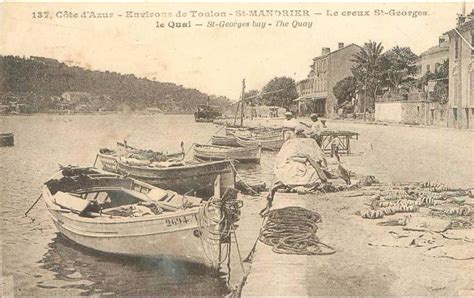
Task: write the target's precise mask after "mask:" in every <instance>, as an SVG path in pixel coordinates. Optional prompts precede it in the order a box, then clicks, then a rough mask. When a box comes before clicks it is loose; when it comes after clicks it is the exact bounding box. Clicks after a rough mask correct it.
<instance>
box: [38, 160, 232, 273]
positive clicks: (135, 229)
mask: <svg viewBox="0 0 474 298" xmlns="http://www.w3.org/2000/svg"><path fill="white" fill-rule="evenodd" d="M217 184H218V183H217ZM42 195H43V199H44V202H45V203H46V207H47V209H48V211H49V213H50V215H51V218H52V219H53V222H54V224H55V225H56V227H57V229H58V230H59V232H60V233H61V234H63V235H64V236H65V237H66V238H68V239H70V240H72V241H73V242H75V243H78V244H80V245H82V246H85V247H88V248H90V249H94V250H97V251H101V252H106V253H113V254H121V255H130V256H146V257H165V258H170V259H176V260H183V261H188V262H196V263H202V264H205V265H208V266H211V267H212V268H218V267H219V265H220V264H221V263H222V262H223V260H222V255H221V254H219V251H220V250H221V249H222V247H221V246H222V245H228V243H229V237H228V234H229V232H230V230H229V229H230V228H231V226H232V224H231V225H229V224H228V223H227V222H228V220H229V219H230V221H231V222H232V220H233V219H234V218H235V216H236V214H234V213H233V212H231V209H234V208H235V207H237V209H238V203H239V202H237V201H236V200H235V195H236V192H235V191H234V190H229V191H228V192H226V193H224V195H223V196H222V198H221V196H220V195H219V194H216V195H215V197H216V198H215V199H211V200H209V201H207V202H203V201H202V200H201V199H199V198H196V197H191V196H182V195H178V194H177V193H175V192H172V191H168V190H163V189H160V188H157V187H153V186H152V185H149V184H147V183H144V182H141V181H138V180H135V179H132V178H129V177H127V178H125V177H122V176H119V175H115V174H112V173H107V172H103V171H100V170H97V169H94V168H71V167H69V168H63V169H62V170H61V171H59V172H58V173H56V174H55V175H54V176H53V177H52V178H51V179H50V180H48V181H47V182H46V183H45V184H44V186H43V192H42ZM235 204H237V205H235ZM229 207H232V208H229ZM225 218H227V219H228V220H224V219H225Z"/></svg>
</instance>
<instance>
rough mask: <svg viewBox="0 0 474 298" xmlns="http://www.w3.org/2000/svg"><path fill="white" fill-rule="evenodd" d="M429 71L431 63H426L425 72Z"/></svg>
mask: <svg viewBox="0 0 474 298" xmlns="http://www.w3.org/2000/svg"><path fill="white" fill-rule="evenodd" d="M428 71H430V72H431V65H429V64H428V65H426V72H428Z"/></svg>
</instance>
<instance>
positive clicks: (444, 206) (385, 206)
mask: <svg viewBox="0 0 474 298" xmlns="http://www.w3.org/2000/svg"><path fill="white" fill-rule="evenodd" d="M473 198H474V197H473V193H472V190H469V189H461V188H456V187H452V186H449V185H446V184H444V183H434V182H425V183H413V184H408V185H384V186H382V187H380V188H379V189H378V191H377V192H376V194H374V195H373V196H372V197H371V199H370V200H371V201H370V206H369V208H367V209H365V210H361V211H358V213H357V214H359V215H360V216H361V217H363V218H366V219H378V218H383V217H385V216H390V215H394V214H397V213H414V212H419V211H426V212H427V213H429V215H431V216H434V217H441V218H448V219H452V220H454V221H458V222H464V224H465V225H467V226H469V227H470V226H472V225H473V224H474V217H473V215H474V206H473V205H472V204H473V203H474V200H472V199H473ZM426 212H425V213H426ZM397 222H398V225H406V224H407V221H406V220H400V221H397ZM394 224H395V223H394Z"/></svg>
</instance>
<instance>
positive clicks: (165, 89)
mask: <svg viewBox="0 0 474 298" xmlns="http://www.w3.org/2000/svg"><path fill="white" fill-rule="evenodd" d="M66 91H80V92H88V93H91V94H94V95H97V96H105V97H107V98H109V99H110V100H109V101H110V102H109V103H108V104H109V105H112V106H113V107H114V108H115V109H121V107H124V106H126V107H128V108H129V109H131V110H135V109H144V108H147V107H158V108H160V109H162V110H163V111H166V112H179V113H190V112H193V111H195V110H196V107H197V105H199V104H205V103H206V102H207V98H208V95H207V94H204V93H202V92H200V91H199V90H196V89H190V88H184V87H183V86H179V85H176V84H173V83H161V82H156V81H152V80H149V79H147V78H137V77H135V76H134V75H133V74H120V73H116V72H109V71H105V72H102V71H92V70H88V69H84V68H80V67H70V66H67V65H66V64H64V63H60V62H58V61H56V60H54V59H47V58H38V57H32V58H30V59H25V58H20V57H15V56H0V93H2V94H14V95H15V94H20V95H21V96H20V97H23V98H26V99H25V100H26V101H28V103H32V104H34V105H35V106H36V107H37V110H46V109H48V108H51V97H53V96H61V95H62V94H63V93H64V92H66ZM25 94H26V95H25ZM210 104H212V105H217V106H224V105H228V104H229V100H228V99H227V98H225V97H216V96H211V97H210Z"/></svg>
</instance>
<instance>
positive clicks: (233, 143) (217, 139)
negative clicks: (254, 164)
mask: <svg viewBox="0 0 474 298" xmlns="http://www.w3.org/2000/svg"><path fill="white" fill-rule="evenodd" d="M211 144H212V145H216V146H228V147H239V143H237V138H236V137H234V136H212V138H211Z"/></svg>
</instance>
